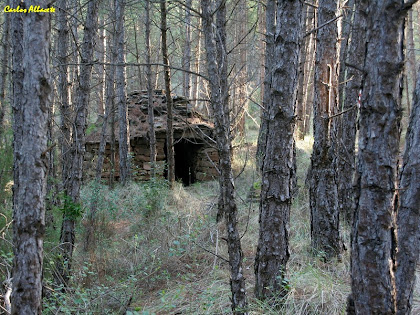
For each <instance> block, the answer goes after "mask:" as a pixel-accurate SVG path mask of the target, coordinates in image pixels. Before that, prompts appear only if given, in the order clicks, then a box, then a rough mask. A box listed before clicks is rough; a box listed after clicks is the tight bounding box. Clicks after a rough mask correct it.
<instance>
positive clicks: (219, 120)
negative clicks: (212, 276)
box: [201, 0, 247, 314]
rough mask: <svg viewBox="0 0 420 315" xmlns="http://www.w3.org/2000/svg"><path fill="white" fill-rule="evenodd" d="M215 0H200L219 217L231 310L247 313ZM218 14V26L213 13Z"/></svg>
mask: <svg viewBox="0 0 420 315" xmlns="http://www.w3.org/2000/svg"><path fill="white" fill-rule="evenodd" d="M213 4H214V2H213V1H210V0H204V1H201V7H202V19H203V31H204V37H205V49H206V56H207V71H208V76H209V79H210V80H209V81H210V82H209V85H210V101H211V105H212V109H213V115H214V122H215V130H216V142H217V148H218V152H219V170H220V179H219V185H220V198H219V213H218V218H221V217H222V216H224V218H225V221H226V230H227V246H228V252H229V265H230V273H231V279H230V287H231V292H232V299H231V302H232V311H233V313H234V314H247V299H246V291H245V278H244V271H243V268H242V256H243V254H242V249H241V242H240V237H239V232H238V229H237V218H236V217H237V206H236V203H235V188H234V183H233V173H232V164H231V163H232V161H231V153H232V144H231V130H230V117H229V94H228V84H227V54H226V28H225V25H226V23H225V22H226V6H225V2H224V0H221V1H219V0H218V1H216V8H217V12H213V10H212V8H213V7H214V6H213ZM214 14H216V16H217V18H216V23H215V24H216V28H217V34H216V33H215V25H214V24H213V15H214Z"/></svg>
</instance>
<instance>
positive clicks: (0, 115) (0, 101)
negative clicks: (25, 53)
mask: <svg viewBox="0 0 420 315" xmlns="http://www.w3.org/2000/svg"><path fill="white" fill-rule="evenodd" d="M9 25H10V14H5V15H4V24H3V35H2V38H1V41H2V45H1V49H2V52H1V54H2V55H1V69H0V71H1V73H0V141H1V139H2V135H3V129H4V115H5V113H6V104H5V102H4V91H5V87H6V79H7V73H8V69H7V64H8V61H9V47H10V46H9V28H10V26H9Z"/></svg>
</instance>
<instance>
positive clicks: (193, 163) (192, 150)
mask: <svg viewBox="0 0 420 315" xmlns="http://www.w3.org/2000/svg"><path fill="white" fill-rule="evenodd" d="M192 141H194V140H192ZM201 146H202V145H201V144H196V143H193V142H191V141H189V140H186V139H181V140H175V145H174V151H175V180H182V183H183V184H184V185H185V186H189V185H191V184H193V183H195V181H196V168H197V152H198V150H199V149H200V148H201Z"/></svg>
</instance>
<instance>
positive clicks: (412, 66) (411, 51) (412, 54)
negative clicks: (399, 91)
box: [405, 10, 417, 113]
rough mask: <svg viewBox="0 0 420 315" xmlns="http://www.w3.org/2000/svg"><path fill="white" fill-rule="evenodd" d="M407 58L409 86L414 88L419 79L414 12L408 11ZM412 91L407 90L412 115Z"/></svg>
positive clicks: (408, 105)
mask: <svg viewBox="0 0 420 315" xmlns="http://www.w3.org/2000/svg"><path fill="white" fill-rule="evenodd" d="M406 23H407V58H406V68H405V69H406V73H407V85H408V87H412V89H414V88H415V86H416V78H417V64H416V47H415V42H414V29H413V10H409V11H408V15H407V19H406ZM409 91H411V89H409V88H407V91H406V93H407V110H408V113H410V101H409V98H410V92H409Z"/></svg>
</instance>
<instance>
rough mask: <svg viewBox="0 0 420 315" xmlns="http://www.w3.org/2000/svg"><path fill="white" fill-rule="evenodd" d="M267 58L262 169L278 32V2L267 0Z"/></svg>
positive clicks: (259, 153) (260, 152) (259, 157)
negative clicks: (276, 34)
mask: <svg viewBox="0 0 420 315" xmlns="http://www.w3.org/2000/svg"><path fill="white" fill-rule="evenodd" d="M265 10H266V11H265V13H266V14H265V23H266V26H265V45H266V47H265V58H264V69H265V74H264V94H263V108H262V113H261V126H260V132H259V134H258V144H257V156H256V159H257V168H258V169H259V170H262V164H263V159H264V154H265V145H266V144H267V139H266V138H267V137H268V133H267V127H268V116H267V115H268V108H269V106H270V101H271V83H272V80H271V77H272V70H273V66H274V63H275V60H274V38H275V33H276V10H277V2H276V1H273V0H267V5H266V9H265Z"/></svg>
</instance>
